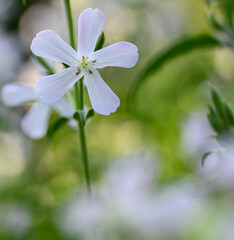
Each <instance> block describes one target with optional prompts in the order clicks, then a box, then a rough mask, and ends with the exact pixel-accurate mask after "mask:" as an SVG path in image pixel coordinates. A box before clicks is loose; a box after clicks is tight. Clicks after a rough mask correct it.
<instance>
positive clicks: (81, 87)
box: [79, 77, 84, 110]
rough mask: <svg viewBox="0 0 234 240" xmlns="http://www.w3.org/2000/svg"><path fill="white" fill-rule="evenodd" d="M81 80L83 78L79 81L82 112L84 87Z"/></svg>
mask: <svg viewBox="0 0 234 240" xmlns="http://www.w3.org/2000/svg"><path fill="white" fill-rule="evenodd" d="M83 79H84V77H82V78H81V79H80V80H79V89H80V109H81V110H83V109H84V91H83V90H84V86H83Z"/></svg>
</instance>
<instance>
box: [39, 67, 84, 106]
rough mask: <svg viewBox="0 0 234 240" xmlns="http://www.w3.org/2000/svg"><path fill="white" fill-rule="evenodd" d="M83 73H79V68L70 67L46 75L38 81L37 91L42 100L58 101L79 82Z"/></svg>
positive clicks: (49, 102)
mask: <svg viewBox="0 0 234 240" xmlns="http://www.w3.org/2000/svg"><path fill="white" fill-rule="evenodd" d="M82 76H83V73H82V72H80V73H79V74H77V68H75V67H70V68H67V69H65V70H63V71H62V72H60V73H56V74H54V75H50V76H44V77H42V78H40V79H39V80H38V81H37V84H36V88H35V89H36V93H37V94H38V95H39V96H40V99H41V101H42V102H44V103H47V104H51V103H55V102H57V101H58V100H59V99H60V98H62V97H63V96H64V95H65V93H66V92H67V91H68V90H69V89H70V88H71V87H72V86H73V85H74V84H75V82H77V81H78V80H79V79H80V78H81V77H82Z"/></svg>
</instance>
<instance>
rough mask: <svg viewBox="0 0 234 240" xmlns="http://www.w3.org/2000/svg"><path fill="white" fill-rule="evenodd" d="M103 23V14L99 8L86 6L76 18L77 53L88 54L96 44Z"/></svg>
mask: <svg viewBox="0 0 234 240" xmlns="http://www.w3.org/2000/svg"><path fill="white" fill-rule="evenodd" d="M104 24H105V16H104V14H103V13H102V12H101V11H100V10H99V9H97V8H96V9H92V8H87V9H85V10H84V11H83V12H82V13H81V14H80V17H79V20H78V54H79V55H80V56H88V55H89V54H91V53H92V52H93V51H94V49H95V46H96V42H97V39H98V37H99V35H100V34H101V32H102V29H103V27H104Z"/></svg>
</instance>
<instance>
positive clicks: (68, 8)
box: [64, 0, 76, 49]
mask: <svg viewBox="0 0 234 240" xmlns="http://www.w3.org/2000/svg"><path fill="white" fill-rule="evenodd" d="M64 5H65V9H66V14H67V21H68V27H69V36H70V44H71V46H72V48H74V49H75V48H76V47H75V37H74V28H73V20H72V12H71V4H70V0H64Z"/></svg>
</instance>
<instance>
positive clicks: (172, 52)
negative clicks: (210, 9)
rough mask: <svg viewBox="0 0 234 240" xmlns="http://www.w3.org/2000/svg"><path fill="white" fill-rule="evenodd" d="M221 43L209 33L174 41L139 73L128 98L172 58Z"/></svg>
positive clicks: (131, 98)
mask: <svg viewBox="0 0 234 240" xmlns="http://www.w3.org/2000/svg"><path fill="white" fill-rule="evenodd" d="M220 45H221V44H220V42H219V41H218V40H217V39H216V38H214V37H212V36H210V35H208V34H201V35H196V36H192V37H185V38H182V39H180V40H179V41H177V42H175V43H173V44H172V45H170V46H169V47H167V48H165V49H164V50H162V51H161V52H159V53H157V54H155V56H154V57H153V58H152V59H151V60H150V61H149V62H148V63H147V64H146V65H145V67H144V68H143V69H142V70H141V71H140V72H139V73H138V75H137V78H136V80H135V81H134V84H133V86H132V87H131V92H130V93H129V99H128V100H129V101H130V102H132V101H133V99H134V97H135V95H136V93H137V91H138V90H139V89H140V87H141V85H142V84H143V83H144V82H145V81H146V80H147V79H148V77H149V76H150V75H151V74H153V73H155V72H156V71H158V70H159V69H160V68H161V67H163V66H164V65H165V64H166V63H168V62H169V61H171V60H172V59H175V58H176V57H179V56H181V55H184V54H186V53H189V52H191V51H194V50H197V49H201V48H211V47H217V46H220Z"/></svg>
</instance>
